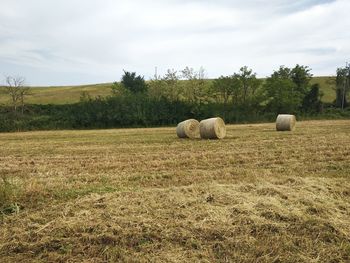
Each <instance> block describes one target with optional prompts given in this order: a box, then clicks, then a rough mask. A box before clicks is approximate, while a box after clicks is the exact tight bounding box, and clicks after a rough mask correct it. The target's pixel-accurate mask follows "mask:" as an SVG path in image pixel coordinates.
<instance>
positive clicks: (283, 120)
mask: <svg viewBox="0 0 350 263" xmlns="http://www.w3.org/2000/svg"><path fill="white" fill-rule="evenodd" d="M295 124H296V118H295V116H294V115H290V114H279V115H278V116H277V119H276V130H277V131H293V130H294V129H295Z"/></svg>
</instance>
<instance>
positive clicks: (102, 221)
mask: <svg viewBox="0 0 350 263" xmlns="http://www.w3.org/2000/svg"><path fill="white" fill-rule="evenodd" d="M0 149H1V151H0V173H1V175H2V176H3V177H6V178H7V179H6V180H7V181H8V182H10V183H11V184H12V186H13V187H15V189H18V191H17V195H16V196H12V198H10V199H9V200H11V202H13V203H14V202H15V203H16V204H17V207H18V208H19V209H18V210H19V211H16V213H12V214H6V215H4V216H3V218H2V220H1V221H0V262H28V261H34V262H67V261H68V262H118V261H121V262H149V261H151V262H155V261H158V262H159V261H160V262H184V261H187V262H349V261H350V224H349V218H350V181H349V179H350V177H349V176H350V121H317V122H316V121H311V122H299V123H298V127H297V130H296V131H295V132H294V133H290V132H285V133H279V132H276V131H275V124H274V123H271V124H259V125H236V126H228V127H227V138H226V139H224V140H220V141H205V140H180V139H177V137H176V134H175V131H174V128H171V129H170V128H162V129H129V130H125V129H122V130H100V131H54V132H27V133H13V134H0ZM0 189H1V188H0ZM8 205H11V204H8Z"/></svg>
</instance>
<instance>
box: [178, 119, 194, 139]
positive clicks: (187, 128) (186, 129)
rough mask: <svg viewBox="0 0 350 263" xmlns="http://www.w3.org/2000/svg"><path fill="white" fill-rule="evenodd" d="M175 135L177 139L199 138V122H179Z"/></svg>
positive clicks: (190, 120)
mask: <svg viewBox="0 0 350 263" xmlns="http://www.w3.org/2000/svg"><path fill="white" fill-rule="evenodd" d="M176 134H177V136H178V137H179V138H191V139H194V138H199V121H197V120H195V119H189V120H186V121H183V122H180V123H179V124H178V125H177V127H176Z"/></svg>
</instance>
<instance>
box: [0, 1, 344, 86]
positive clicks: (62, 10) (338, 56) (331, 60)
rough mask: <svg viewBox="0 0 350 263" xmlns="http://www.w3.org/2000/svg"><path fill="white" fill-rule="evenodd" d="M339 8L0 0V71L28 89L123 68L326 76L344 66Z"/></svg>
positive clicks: (107, 76) (108, 76)
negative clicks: (293, 70)
mask: <svg viewBox="0 0 350 263" xmlns="http://www.w3.org/2000/svg"><path fill="white" fill-rule="evenodd" d="M348 10H350V2H349V1H346V0H337V1H327V0H319V1H317V0H303V1H294V2H293V1H287V0H271V1H268V2H267V1H262V0H253V1H225V0H219V1H215V2H213V1H199V0H198V1H195V0H192V1H184V0H165V1H164V0H163V1H161V0H156V1H150V0H143V1H142V0H134V1H126V0H118V1H113V0H104V1H97V0H70V1H69V0H61V1H47V0H31V1H25V0H2V4H1V9H0V73H2V74H16V75H18V74H22V75H25V76H26V78H27V79H28V82H30V83H31V84H33V85H35V84H41V85H46V84H57V85H59V84H80V83H95V82H107V81H115V80H118V79H119V78H120V76H121V74H122V69H127V70H132V71H136V72H137V73H139V74H142V75H145V76H146V77H149V76H152V75H153V72H154V67H155V66H157V67H158V69H159V71H160V72H161V73H162V72H165V71H166V69H167V68H175V69H181V68H184V67H185V66H190V67H197V68H198V67H200V66H204V67H205V68H206V70H207V72H208V76H209V77H217V76H219V75H222V74H224V75H225V74H232V73H233V72H234V71H237V70H238V69H239V67H240V66H243V65H248V66H250V67H252V68H253V69H254V71H256V72H257V73H258V74H259V75H260V76H266V75H268V74H270V73H272V71H273V70H274V69H277V68H278V66H279V65H282V64H283V65H287V66H293V65H295V64H296V63H299V64H303V65H309V66H310V67H311V68H313V69H314V71H313V73H314V74H315V75H328V74H333V73H334V72H335V69H336V67H337V66H342V65H343V64H344V62H345V61H346V60H347V59H349V51H350V50H349V49H350V48H349V47H350V33H348V28H349V26H350V18H349V17H348V15H347V12H348Z"/></svg>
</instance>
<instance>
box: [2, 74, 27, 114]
mask: <svg viewBox="0 0 350 263" xmlns="http://www.w3.org/2000/svg"><path fill="white" fill-rule="evenodd" d="M5 82H6V92H7V94H8V95H9V96H10V97H11V104H12V107H13V111H14V112H17V108H18V106H21V112H22V114H23V112H24V99H25V97H26V96H27V95H28V94H29V91H30V88H29V87H27V86H25V78H24V77H21V76H15V77H14V76H6V78H5Z"/></svg>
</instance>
